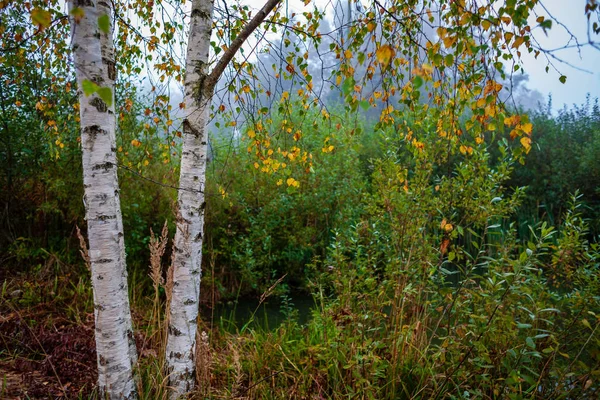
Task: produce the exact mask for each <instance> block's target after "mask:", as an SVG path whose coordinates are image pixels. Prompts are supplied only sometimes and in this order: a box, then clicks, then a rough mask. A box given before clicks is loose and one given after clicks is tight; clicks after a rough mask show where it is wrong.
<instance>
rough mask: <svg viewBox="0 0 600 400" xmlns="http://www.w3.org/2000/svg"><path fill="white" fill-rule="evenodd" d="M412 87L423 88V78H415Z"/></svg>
mask: <svg viewBox="0 0 600 400" xmlns="http://www.w3.org/2000/svg"><path fill="white" fill-rule="evenodd" d="M413 86H414V87H415V89H418V88H420V87H421V86H423V78H421V77H420V76H419V75H417V76H415V77H414V79H413Z"/></svg>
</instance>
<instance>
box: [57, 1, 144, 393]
mask: <svg viewBox="0 0 600 400" xmlns="http://www.w3.org/2000/svg"><path fill="white" fill-rule="evenodd" d="M68 5H69V15H70V20H71V30H72V51H73V61H74V65H75V70H76V76H77V83H78V88H79V89H78V90H79V92H78V97H79V114H80V124H81V127H80V129H81V147H82V157H83V181H84V190H85V194H84V202H85V211H86V219H87V226H88V238H89V259H90V263H91V272H92V284H93V288H94V309H95V312H94V316H95V323H96V325H95V326H96V352H97V355H98V387H99V393H100V397H101V398H105V397H106V398H110V399H122V398H125V399H132V398H136V397H137V394H136V385H135V381H134V375H133V368H134V366H135V363H136V351H135V341H134V339H133V331H132V323H131V314H130V310H129V299H128V290H127V270H126V264H125V245H124V240H123V222H122V217H121V205H120V200H119V185H118V179H117V161H116V144H115V128H116V123H115V113H114V90H113V89H114V82H115V75H116V69H115V61H114V50H113V45H112V28H111V22H110V21H111V17H110V16H111V14H112V13H111V10H110V5H109V4H108V3H107V2H105V1H100V2H96V1H95V0H71V1H69V2H68Z"/></svg>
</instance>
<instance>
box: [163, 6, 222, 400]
mask: <svg viewBox="0 0 600 400" xmlns="http://www.w3.org/2000/svg"><path fill="white" fill-rule="evenodd" d="M212 16H213V0H194V1H193V2H192V13H191V22H190V36H189V41H188V48H187V58H186V74H185V83H184V85H185V97H184V103H185V107H186V108H185V109H186V111H187V116H186V118H185V120H184V122H183V149H182V154H181V171H180V176H179V187H180V188H179V194H178V199H177V205H178V215H177V231H176V233H175V243H174V253H173V289H172V297H171V302H170V305H171V306H170V310H169V313H170V315H169V326H168V339H167V347H166V360H167V372H168V374H169V386H170V388H171V391H170V398H171V399H177V398H180V397H182V396H184V395H185V394H186V393H188V392H190V391H191V390H192V389H193V387H194V380H195V374H194V371H195V354H194V353H195V348H196V327H197V321H196V319H197V317H198V301H199V297H200V274H201V258H202V236H203V233H204V205H205V202H204V182H205V171H206V155H207V140H208V139H207V135H206V123H207V118H208V110H209V106H210V96H204V95H203V94H202V82H203V80H204V78H205V77H206V69H207V64H208V52H209V48H210V35H211V28H212Z"/></svg>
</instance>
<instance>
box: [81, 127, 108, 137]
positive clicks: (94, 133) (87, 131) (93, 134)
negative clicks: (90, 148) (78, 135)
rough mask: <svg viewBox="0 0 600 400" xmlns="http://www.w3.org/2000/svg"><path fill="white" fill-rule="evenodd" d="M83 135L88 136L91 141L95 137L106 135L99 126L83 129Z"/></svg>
mask: <svg viewBox="0 0 600 400" xmlns="http://www.w3.org/2000/svg"><path fill="white" fill-rule="evenodd" d="M83 133H85V134H88V135H90V138H91V139H96V136H98V135H99V134H106V131H105V130H104V129H102V128H101V127H100V125H90V126H86V127H85V128H83Z"/></svg>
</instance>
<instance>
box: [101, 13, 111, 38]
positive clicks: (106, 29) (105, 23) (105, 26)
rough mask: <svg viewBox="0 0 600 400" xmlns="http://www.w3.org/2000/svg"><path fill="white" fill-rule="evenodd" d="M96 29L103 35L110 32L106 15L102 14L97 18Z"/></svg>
mask: <svg viewBox="0 0 600 400" xmlns="http://www.w3.org/2000/svg"><path fill="white" fill-rule="evenodd" d="M98 28H100V30H101V31H102V32H104V33H108V32H109V31H110V20H109V19H108V15H106V14H104V15H101V16H99V17H98Z"/></svg>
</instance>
